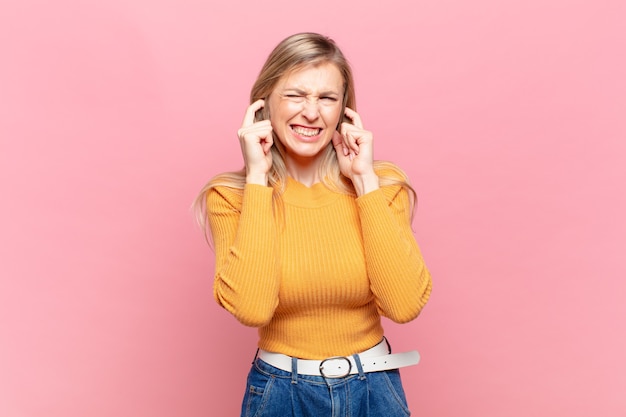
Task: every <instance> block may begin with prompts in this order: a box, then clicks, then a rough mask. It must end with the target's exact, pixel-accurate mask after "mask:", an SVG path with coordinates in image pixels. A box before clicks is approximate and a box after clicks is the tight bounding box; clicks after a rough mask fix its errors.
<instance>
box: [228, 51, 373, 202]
mask: <svg viewBox="0 0 626 417" xmlns="http://www.w3.org/2000/svg"><path fill="white" fill-rule="evenodd" d="M342 97H343V78H342V76H341V73H340V72H339V70H338V69H337V67H336V66H335V65H334V64H332V63H326V64H322V65H317V66H311V67H305V68H302V69H299V70H297V71H292V72H290V73H288V74H286V75H285V76H283V78H281V79H280V80H279V81H278V83H277V84H276V87H275V88H274V90H273V91H272V93H271V94H270V96H269V97H268V99H267V102H266V101H264V100H258V101H256V102H254V103H252V104H251V105H250V106H249V107H248V109H247V111H246V114H245V116H244V119H243V123H242V126H241V128H240V129H239V131H238V132H237V135H238V137H239V142H240V145H241V150H242V154H243V157H244V163H245V166H246V182H247V183H250V184H259V185H265V186H267V174H268V172H269V170H270V168H271V166H272V154H271V152H270V148H271V147H272V145H273V137H272V132H274V133H275V135H276V137H277V138H278V140H279V141H280V142H281V143H282V145H283V146H284V148H285V151H286V157H285V163H286V166H287V171H288V172H289V175H290V176H291V177H293V178H294V179H295V180H297V181H299V182H301V183H302V184H304V185H307V186H309V187H310V186H312V185H313V184H316V183H318V182H320V181H321V179H320V178H319V174H318V168H319V164H320V162H321V158H322V155H323V150H324V149H325V148H326V147H327V146H329V144H330V143H331V142H332V146H333V147H334V149H335V151H336V152H337V159H338V161H339V167H340V169H341V172H342V174H344V175H345V176H346V177H348V178H350V179H351V181H352V183H353V185H354V187H355V190H356V192H357V195H359V196H360V195H363V194H365V193H368V192H370V191H373V190H375V189H377V188H378V187H379V185H378V176H377V175H376V174H375V172H374V168H373V162H374V158H373V147H372V145H373V135H372V133H371V132H369V131H367V130H365V129H364V128H363V123H362V121H361V117H360V116H359V115H358V113H357V112H355V111H354V110H352V109H350V108H346V109H345V115H346V117H347V118H348V119H350V120H351V121H352V123H346V122H344V123H342V124H341V126H340V129H339V131H337V130H336V127H337V125H338V123H339V118H340V117H341V100H342ZM265 106H268V110H269V114H270V120H263V121H260V122H255V121H254V115H255V113H256V112H257V111H258V110H259V109H261V108H263V107H265Z"/></svg>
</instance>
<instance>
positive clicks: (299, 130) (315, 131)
mask: <svg viewBox="0 0 626 417" xmlns="http://www.w3.org/2000/svg"><path fill="white" fill-rule="evenodd" d="M291 130H293V131H294V132H295V133H296V134H298V135H300V136H306V137H309V138H310V137H313V136H317V135H319V134H320V133H322V129H320V128H311V127H304V126H296V125H291Z"/></svg>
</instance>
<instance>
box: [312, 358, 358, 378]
mask: <svg viewBox="0 0 626 417" xmlns="http://www.w3.org/2000/svg"><path fill="white" fill-rule="evenodd" d="M336 360H344V361H346V362H347V363H348V366H347V367H346V371H345V372H344V373H342V374H337V375H326V372H325V371H324V364H325V363H326V362H328V361H336ZM337 369H341V366H337ZM351 370H352V362H350V359H348V358H347V357H345V356H333V357H331V358H326V359H324V360H323V361H322V362H321V363H320V374H321V375H322V376H323V377H324V378H343V377H344V376H347V375H349V374H350V371H351Z"/></svg>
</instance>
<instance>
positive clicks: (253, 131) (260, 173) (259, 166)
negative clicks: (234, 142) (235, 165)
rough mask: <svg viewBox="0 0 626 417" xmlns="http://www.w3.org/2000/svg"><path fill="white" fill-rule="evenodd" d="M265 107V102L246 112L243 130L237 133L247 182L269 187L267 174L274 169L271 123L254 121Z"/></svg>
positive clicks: (250, 107) (252, 105)
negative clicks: (256, 115)
mask: <svg viewBox="0 0 626 417" xmlns="http://www.w3.org/2000/svg"><path fill="white" fill-rule="evenodd" d="M264 106H265V101H264V100H257V101H255V102H254V103H252V104H251V105H250V106H249V107H248V110H247V111H246V115H245V116H244V118H243V123H242V124H241V128H240V129H239V130H238V131H237V136H238V137H239V144H240V145H241V152H242V154H243V161H244V163H245V165H246V182H247V183H252V184H260V185H267V173H268V172H269V170H270V168H271V167H272V153H271V152H270V149H271V147H272V144H273V143H274V139H273V137H272V124H271V123H270V121H269V120H261V121H260V122H255V121H254V115H255V114H256V112H257V111H258V110H260V109H262V108H263V107H264Z"/></svg>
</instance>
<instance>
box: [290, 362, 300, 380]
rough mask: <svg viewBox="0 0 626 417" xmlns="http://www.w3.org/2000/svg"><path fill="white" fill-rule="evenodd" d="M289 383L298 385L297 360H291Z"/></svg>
mask: <svg viewBox="0 0 626 417" xmlns="http://www.w3.org/2000/svg"><path fill="white" fill-rule="evenodd" d="M291 383H292V384H297V383H298V358H294V357H292V358H291Z"/></svg>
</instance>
